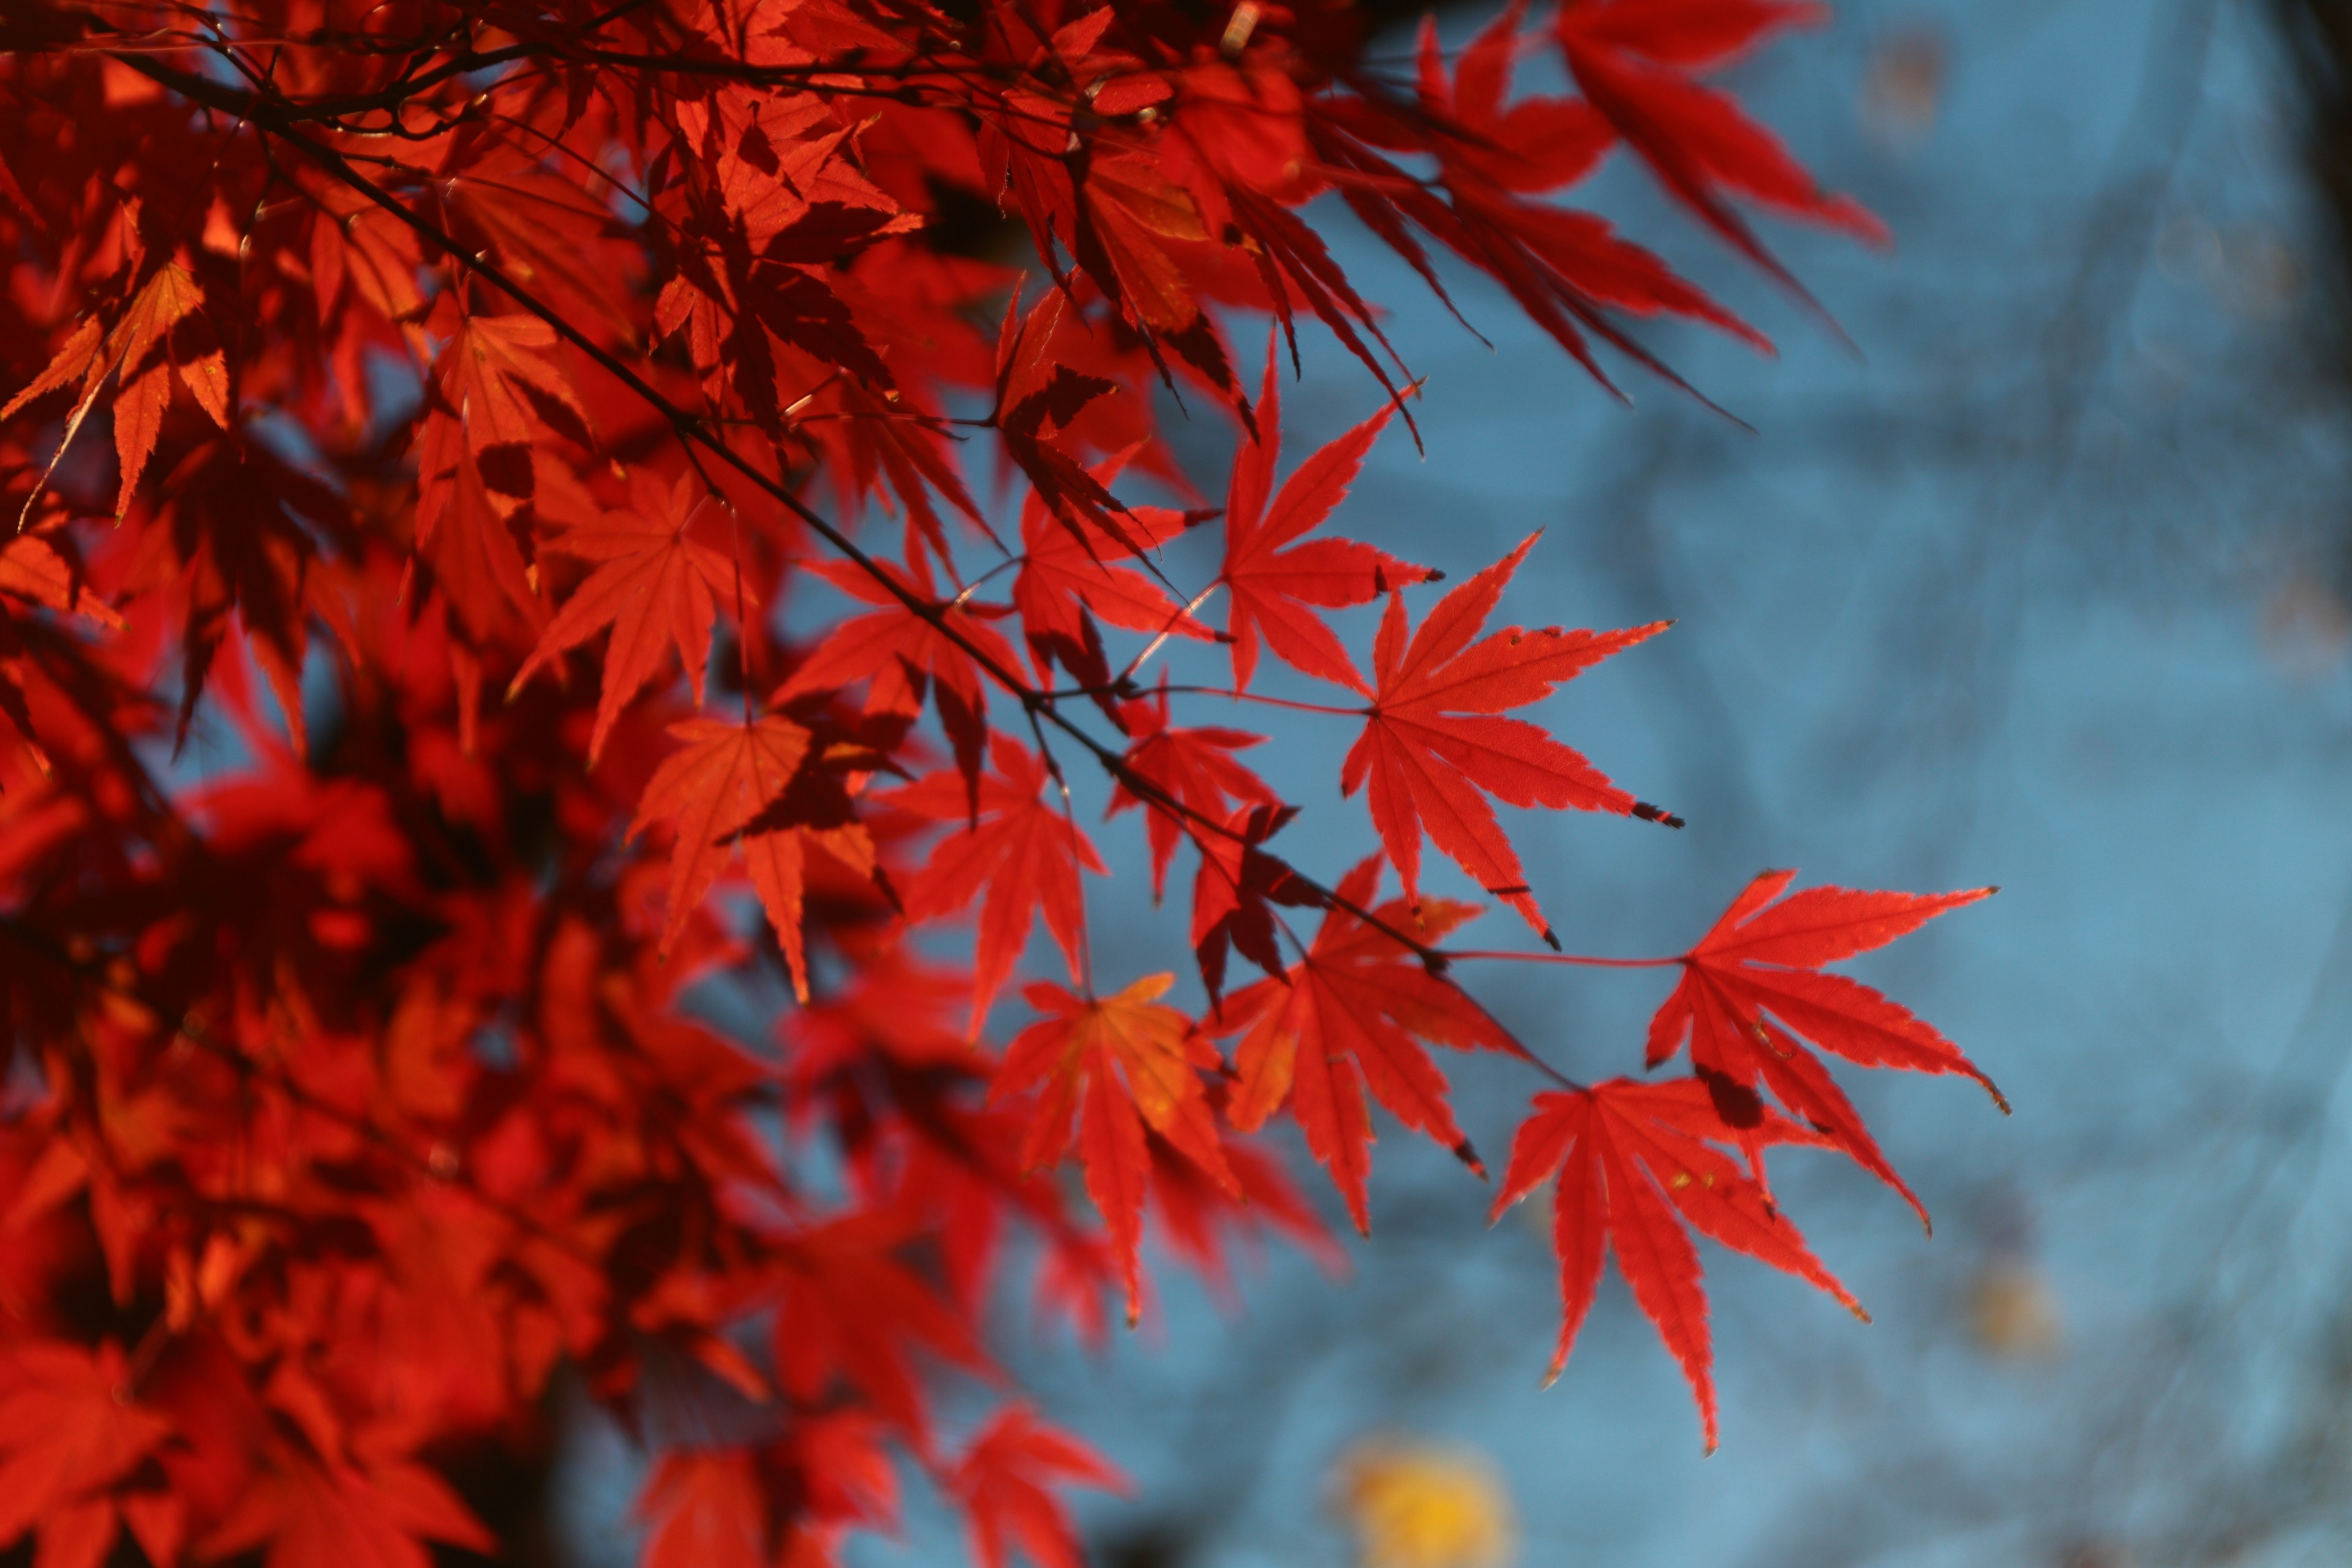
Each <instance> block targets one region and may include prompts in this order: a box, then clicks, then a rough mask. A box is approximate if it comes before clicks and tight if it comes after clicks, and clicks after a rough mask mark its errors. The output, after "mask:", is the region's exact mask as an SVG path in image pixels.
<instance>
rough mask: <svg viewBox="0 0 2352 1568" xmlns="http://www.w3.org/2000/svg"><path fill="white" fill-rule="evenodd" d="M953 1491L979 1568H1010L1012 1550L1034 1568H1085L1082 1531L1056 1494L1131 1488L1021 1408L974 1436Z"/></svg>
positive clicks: (955, 1476) (1008, 1411)
mask: <svg viewBox="0 0 2352 1568" xmlns="http://www.w3.org/2000/svg"><path fill="white" fill-rule="evenodd" d="M948 1485H949V1488H950V1490H951V1492H952V1493H953V1495H954V1496H955V1498H956V1500H958V1501H959V1502H961V1503H962V1504H963V1509H964V1516H965V1518H966V1519H968V1520H969V1521H971V1550H972V1555H973V1557H975V1558H976V1559H978V1561H979V1563H980V1568H1011V1559H1012V1553H1011V1551H1010V1548H1012V1547H1013V1546H1018V1547H1020V1548H1021V1550H1022V1551H1023V1552H1026V1553H1027V1554H1028V1557H1029V1561H1030V1562H1032V1563H1034V1564H1036V1568H1086V1554H1085V1552H1083V1551H1082V1550H1081V1549H1080V1547H1079V1544H1078V1532H1077V1528H1076V1525H1074V1524H1073V1523H1072V1522H1071V1521H1070V1511H1069V1510H1068V1508H1067V1507H1066V1506H1065V1505H1064V1504H1063V1502H1062V1500H1061V1499H1060V1498H1059V1497H1058V1496H1056V1495H1055V1488H1057V1487H1069V1486H1080V1487H1092V1488H1095V1489H1097V1490H1101V1491H1109V1492H1118V1493H1120V1494H1122V1495H1123V1494H1125V1493H1126V1492H1127V1491H1129V1489H1130V1484H1129V1481H1128V1479H1127V1478H1126V1477H1125V1476H1124V1475H1122V1474H1120V1473H1119V1470H1118V1467H1117V1466H1115V1465H1112V1464H1111V1463H1110V1462H1109V1461H1108V1460H1106V1459H1104V1458H1101V1457H1100V1456H1098V1455H1097V1454H1096V1453H1095V1452H1094V1450H1092V1449H1091V1448H1088V1447H1087V1446H1086V1445H1085V1444H1083V1443H1080V1442H1079V1441H1078V1440H1077V1439H1076V1438H1075V1437H1072V1436H1068V1435H1067V1434H1066V1433H1062V1432H1057V1431H1055V1429H1054V1428H1053V1427H1051V1426H1047V1425H1045V1423H1044V1422H1043V1421H1040V1420H1038V1419H1037V1416H1036V1414H1035V1413H1034V1411H1032V1410H1030V1409H1029V1408H1028V1407H1027V1406H1026V1405H1009V1406H1007V1407H1006V1408H1005V1409H1003V1410H1001V1411H999V1412H998V1413H997V1414H996V1415H995V1416H994V1417H993V1418H992V1419H991V1420H990V1421H989V1423H988V1425H987V1426H983V1427H982V1428H981V1429H980V1431H978V1432H977V1433H975V1434H974V1435H973V1436H972V1439H971V1445H970V1446H969V1447H966V1448H965V1449H964V1452H963V1457H962V1458H961V1459H959V1460H958V1461H957V1462H956V1466H955V1468H954V1469H953V1470H952V1471H951V1472H950V1475H949V1479H948Z"/></svg>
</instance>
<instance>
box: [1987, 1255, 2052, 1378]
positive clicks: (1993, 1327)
mask: <svg viewBox="0 0 2352 1568" xmlns="http://www.w3.org/2000/svg"><path fill="white" fill-rule="evenodd" d="M1969 1329H1970V1330H1971V1331H1973V1332H1974V1334H1975V1335H1976V1341H1977V1343H1978V1345H1979V1346H1980V1347H1981V1348H1982V1349H1983V1350H1984V1352H1985V1353H1986V1354H1988V1355H1993V1356H1999V1357H2000V1358H2001V1359H2002V1360H2005V1361H2038V1360H2041V1359H2042V1358H2043V1357H2045V1356H2050V1355H2054V1354H2056V1353H2057V1351H2058V1348H2059V1344H2060V1342H2061V1340H2062V1339H2063V1335H2064V1325H2063V1322H2062V1321H2061V1320H2060V1318H2059V1313H2058V1297H2057V1293H2056V1292H2054V1291H2053V1290H2052V1289H2050V1282H2049V1281H2048V1280H2046V1279H2043V1278H2042V1275H2041V1273H2040V1272H2039V1271H2038V1270H2037V1269H2035V1268H2033V1267H2032V1265H2031V1264H2028V1263H2025V1262H2023V1261H2021V1260H2019V1259H2015V1258H1995V1259H1994V1260H1993V1261H1991V1262H1990V1263H1987V1264H1986V1265H1985V1266H1984V1268H1983V1270H1982V1271H1981V1272H1980V1273H1979V1274H1978V1275H1977V1279H1976V1284H1975V1285H1974V1286H1973V1287H1971V1288H1970V1289H1969Z"/></svg>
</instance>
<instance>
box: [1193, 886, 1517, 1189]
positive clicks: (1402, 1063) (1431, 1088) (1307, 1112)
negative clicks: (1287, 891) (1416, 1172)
mask: <svg viewBox="0 0 2352 1568" xmlns="http://www.w3.org/2000/svg"><path fill="white" fill-rule="evenodd" d="M1380 878H1381V861H1380V858H1379V857H1378V856H1375V857H1373V858H1370V859H1368V860H1366V861H1364V862H1363V863H1362V864H1361V865H1360V866H1358V867H1357V868H1355V869H1354V870H1352V871H1350V872H1349V873H1348V876H1347V878H1346V879H1344V880H1343V881H1341V882H1340V884H1339V897H1340V898H1341V899H1343V900H1347V901H1348V902H1349V903H1351V904H1355V905H1357V906H1358V907H1363V906H1365V905H1366V904H1367V903H1368V902H1369V901H1370V899H1371V897H1372V895H1373V894H1374V893H1375V892H1376V891H1377V890H1378V889H1379V887H1380ZM1477 912H1478V911H1477V908H1476V906H1475V905H1472V904H1457V903H1453V902H1450V901H1449V900H1444V899H1423V900H1407V899H1395V900H1390V901H1389V902H1388V903H1386V904H1383V905H1381V907H1380V908H1379V909H1377V910H1372V913H1373V915H1374V916H1375V917H1376V918H1377V919H1379V920H1380V921H1381V922H1383V923H1384V924H1387V925H1389V926H1390V927H1391V928H1392V929H1394V930H1397V931H1408V932H1411V933H1412V936H1413V938H1414V939H1415V940H1416V941H1419V942H1429V943H1434V942H1440V941H1442V940H1444V936H1445V934H1446V933H1447V932H1448V931H1452V930H1454V928H1455V927H1456V926H1459V925H1461V924H1462V923H1463V922H1464V921H1467V920H1469V919H1471V918H1472V917H1473V916H1474V915H1475V914H1476V913H1477ZM1217 1027H1218V1032H1219V1033H1220V1034H1231V1033H1235V1032H1239V1033H1241V1035H1242V1039H1241V1043H1240V1045H1239V1046H1238V1047H1236V1048H1235V1050H1234V1067H1235V1068H1236V1069H1237V1070H1238V1071H1239V1072H1240V1075H1241V1083H1240V1086H1239V1088H1238V1089H1237V1090H1236V1091H1235V1093H1234V1100H1233V1103H1232V1105H1231V1107H1230V1108H1229V1114H1230V1115H1231V1117H1232V1119H1233V1123H1234V1126H1235V1127H1238V1128H1240V1129H1241V1130H1242V1131H1244V1132H1248V1131H1255V1130H1256V1129H1257V1128H1259V1127H1261V1126H1263V1125H1265V1120H1266V1118H1268V1117H1269V1116H1272V1115H1273V1114H1274V1113H1275V1112H1276V1110H1280V1109H1281V1108H1282V1107H1283V1106H1284V1105H1285V1104H1288V1105H1289V1107H1290V1114H1291V1115H1292V1117H1293V1118H1295V1119H1296V1120H1297V1122H1298V1125H1299V1129H1300V1131H1303V1132H1305V1133H1306V1135H1307V1149H1308V1150H1309V1151H1310V1152H1313V1154H1314V1155H1315V1157H1316V1158H1317V1159H1318V1160H1319V1161H1321V1162H1322V1163H1323V1164H1324V1166H1325V1168H1326V1169H1328V1171H1329V1172H1330V1173H1331V1181H1332V1184H1333V1185H1335V1186H1337V1187H1338V1188H1339V1195H1340V1196H1341V1197H1343V1198H1345V1199H1346V1200H1347V1203H1348V1213H1349V1215H1351V1216H1352V1217H1353V1218H1354V1219H1355V1222H1356V1228H1357V1229H1358V1230H1360V1231H1364V1232H1367V1233H1369V1232H1370V1229H1371V1216H1370V1209H1369V1207H1368V1199H1367V1197H1366V1193H1365V1184H1366V1181H1367V1179H1368V1178H1369V1177H1370V1173H1371V1143H1372V1121H1371V1108H1370V1105H1368V1104H1367V1103H1366V1101H1365V1090H1366V1089H1370V1092H1371V1097H1372V1098H1373V1099H1374V1100H1379V1101H1380V1102H1381V1104H1382V1105H1384V1106H1386V1107H1387V1108H1388V1110H1389V1111H1390V1113H1391V1115H1393V1116H1395V1117H1396V1119H1397V1120H1398V1121H1402V1122H1403V1123H1404V1124H1405V1125H1406V1126H1407V1127H1410V1128H1412V1129H1413V1130H1414V1131H1418V1132H1425V1133H1427V1134H1428V1135H1429V1136H1430V1137H1431V1138H1433V1139H1434V1140H1435V1141H1436V1142H1438V1143H1439V1144H1440V1145H1442V1146H1444V1148H1446V1149H1449V1150H1451V1151H1452V1152H1454V1156H1455V1158H1457V1159H1459V1160H1461V1161H1462V1163H1465V1164H1466V1165H1468V1166H1469V1167H1470V1168H1471V1169H1472V1170H1474V1171H1477V1172H1479V1173H1482V1174H1483V1173H1484V1172H1485V1169H1486V1167H1485V1166H1483V1165H1482V1164H1480V1163H1479V1162H1478V1156H1477V1154H1476V1152H1475V1151H1474V1150H1472V1148H1471V1147H1470V1141H1469V1140H1468V1139H1467V1138H1465V1136H1464V1135H1463V1132H1462V1129H1461V1128H1460V1127H1458V1126H1456V1125H1455V1124H1454V1111H1453V1109H1452V1107H1451V1106H1450V1105H1448V1104H1447V1102H1446V1083H1445V1075H1444V1073H1442V1072H1440V1071H1439V1070H1438V1068H1437V1064H1436V1063H1434V1062H1433V1061H1431V1060H1430V1059H1429V1053H1428V1052H1427V1051H1426V1050H1424V1049H1423V1046H1422V1043H1423V1042H1427V1043H1429V1044H1431V1045H1440V1046H1448V1047H1453V1048H1454V1049H1456V1050H1471V1049H1486V1050H1497V1051H1505V1052H1508V1053H1510V1054H1513V1055H1523V1054H1524V1052H1523V1051H1522V1050H1521V1047H1519V1045H1518V1043H1517V1041H1515V1040H1513V1039H1512V1038H1511V1037H1510V1036H1509V1035H1508V1034H1507V1033H1506V1032H1505V1031H1504V1029H1503V1027H1502V1026H1501V1025H1499V1024H1497V1023H1496V1022H1495V1021H1494V1020H1493V1019H1492V1018H1490V1017H1488V1016H1486V1010H1485V1009H1484V1008H1482V1007H1480V1006H1479V1005H1477V1004H1476V1003H1475V1002H1473V1001H1472V1000H1471V999H1470V998H1469V997H1468V996H1467V995H1465V994H1463V992H1462V991H1461V990H1460V989H1459V988H1458V987H1456V986H1454V984H1451V983H1450V982H1447V981H1444V980H1441V979H1439V978H1438V977H1437V976H1435V975H1433V974H1432V973H1429V971H1428V970H1427V969H1426V968H1425V967H1424V966H1423V964H1422V963H1421V961H1420V959H1419V958H1418V957H1417V956H1416V955H1415V954H1414V953H1413V952H1412V949H1410V948H1408V947H1406V946H1405V945H1404V944H1403V943H1402V942H1398V941H1397V940H1396V939H1395V938H1394V937H1391V936H1390V935H1388V934H1387V933H1386V932H1384V931H1381V929H1380V928H1379V927H1378V926H1375V925H1372V924H1371V923H1370V922H1369V921H1364V920H1362V919H1360V917H1358V916H1356V915H1352V914H1349V913H1348V912H1347V911H1346V910H1341V909H1336V908H1335V909H1333V910H1331V911H1330V912H1329V913H1328V914H1326V915H1325V916H1324V917H1323V925H1322V929H1321V930H1319V931H1317V932H1316V933H1315V942H1314V945H1313V946H1311V947H1310V948H1308V949H1307V955H1306V957H1304V958H1302V959H1301V960H1300V961H1299V962H1298V963H1295V964H1293V965H1291V966H1290V970H1289V972H1288V973H1286V975H1284V976H1283V977H1282V978H1281V979H1278V980H1276V979H1268V980H1261V981H1259V982H1257V983H1256V984H1254V985H1251V986H1249V987H1247V988H1246V989H1244V990H1242V991H1238V992H1236V993H1234V995H1233V996H1232V997H1231V998H1230V999H1229V1000H1228V1001H1227V1002H1226V1003H1225V1007H1224V1016H1223V1020H1222V1021H1221V1022H1220V1023H1219V1025H1218V1026H1217Z"/></svg>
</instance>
